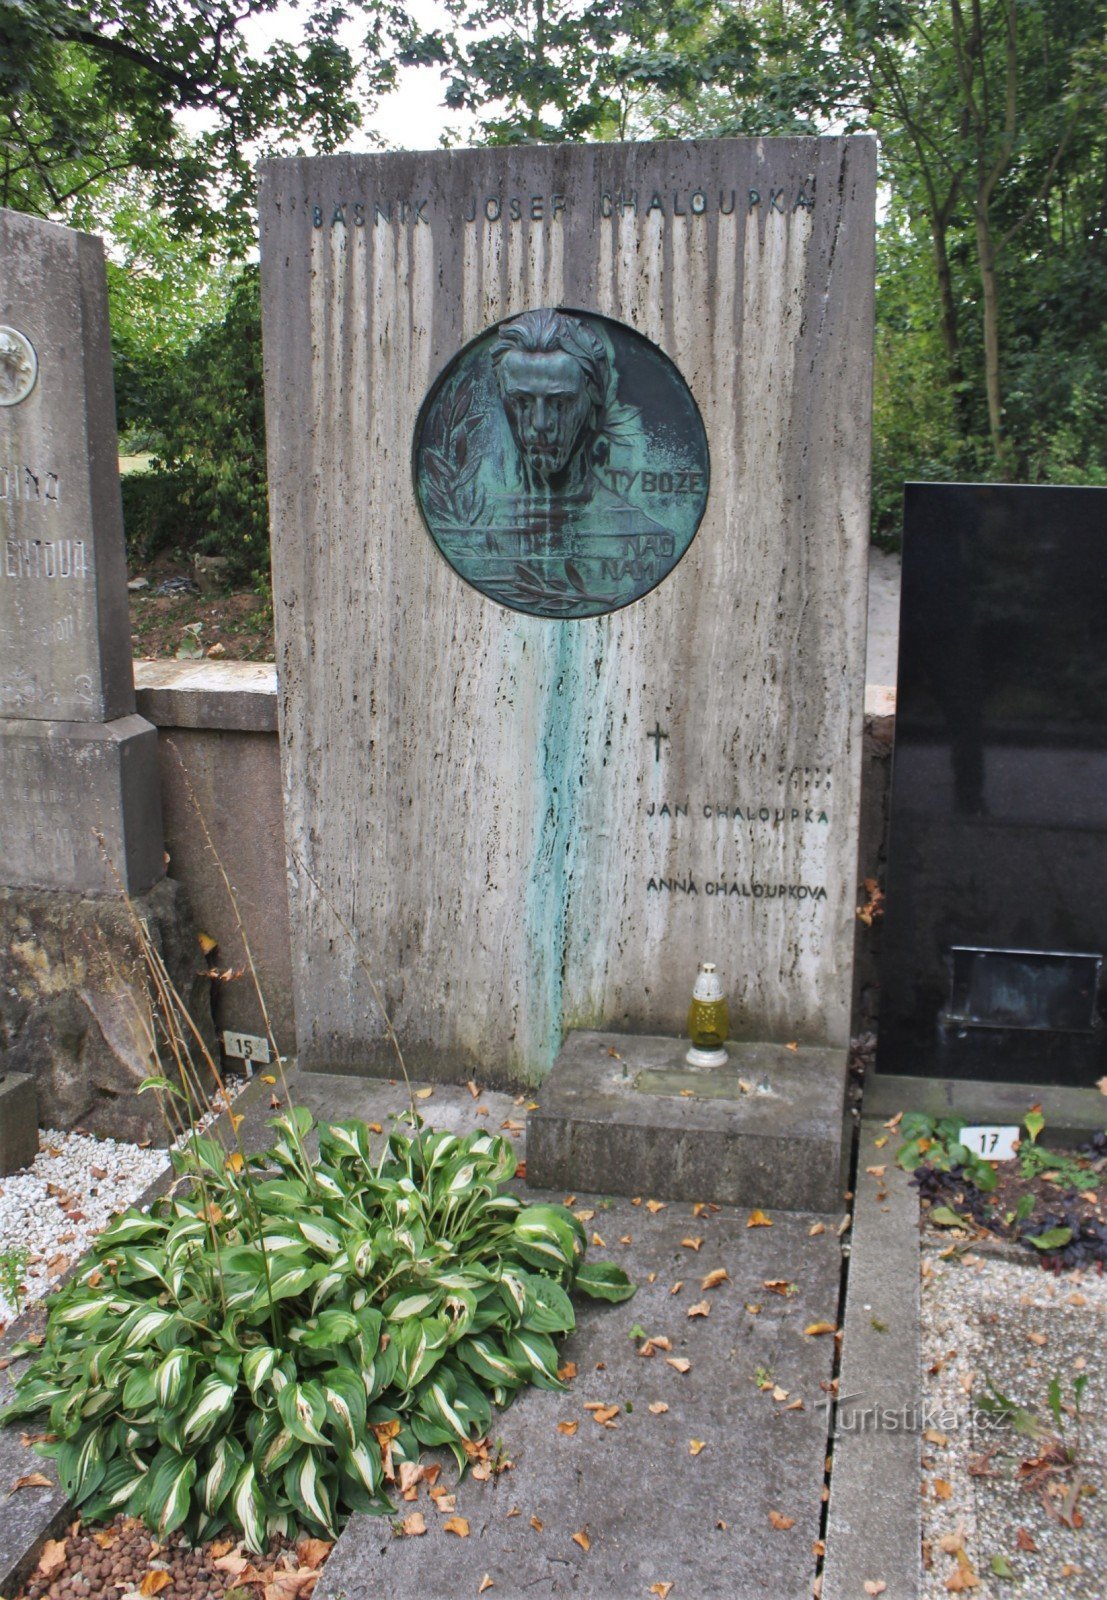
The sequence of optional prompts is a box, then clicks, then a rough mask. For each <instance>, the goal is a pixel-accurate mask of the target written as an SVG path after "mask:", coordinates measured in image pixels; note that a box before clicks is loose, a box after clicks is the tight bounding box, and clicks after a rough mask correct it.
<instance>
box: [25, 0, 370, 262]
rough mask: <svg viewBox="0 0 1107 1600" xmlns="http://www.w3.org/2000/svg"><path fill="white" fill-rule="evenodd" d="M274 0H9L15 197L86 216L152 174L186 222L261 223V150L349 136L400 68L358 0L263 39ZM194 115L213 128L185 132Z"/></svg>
mask: <svg viewBox="0 0 1107 1600" xmlns="http://www.w3.org/2000/svg"><path fill="white" fill-rule="evenodd" d="M274 9H275V0H234V3H233V4H232V3H231V0H162V3H159V4H158V5H150V4H148V3H147V0H34V3H33V4H27V0H0V145H2V147H3V150H4V156H5V159H4V161H3V163H0V205H5V206H12V207H14V208H15V209H16V210H20V211H30V212H34V213H37V214H38V215H40V216H50V217H53V218H55V219H57V218H59V217H60V218H62V219H64V220H65V221H67V222H74V223H78V224H80V223H82V222H87V217H88V213H89V211H90V210H91V211H93V212H95V210H96V207H97V206H98V204H99V203H100V202H102V200H103V199H104V196H105V195H106V194H107V193H109V192H110V190H111V188H112V186H113V185H114V184H115V183H117V182H118V181H119V180H120V178H121V177H123V176H128V177H129V176H134V175H136V174H142V175H144V176H145V179H146V181H147V183H148V185H149V191H150V197H151V200H152V203H153V205H154V206H155V207H157V208H158V209H159V210H161V211H162V212H163V213H164V215H165V216H167V217H168V218H170V219H171V221H172V224H173V228H174V231H176V232H193V233H200V234H203V235H205V236H207V237H211V238H214V237H222V238H224V239H226V238H227V235H228V233H230V234H231V236H232V237H233V238H234V239H235V241H236V242H237V243H238V244H239V245H243V244H246V243H248V242H249V239H250V235H251V233H252V223H251V206H252V198H253V163H254V161H255V160H256V158H257V156H258V155H259V154H269V153H274V152H276V151H280V150H285V151H291V150H294V149H295V148H296V147H297V146H299V145H301V144H302V143H304V142H310V143H311V145H312V146H313V147H314V148H315V149H317V150H319V151H321V152H322V151H328V150H334V149H336V148H337V147H338V146H339V145H340V144H341V143H342V142H343V141H344V140H345V139H346V138H347V137H348V135H349V134H350V132H351V131H352V130H353V129H354V128H355V127H357V125H358V123H359V122H360V118H361V105H360V103H359V98H360V96H362V95H364V94H365V93H368V94H374V93H376V92H378V91H379V90H380V88H382V87H383V86H384V84H386V83H387V82H389V81H391V79H392V76H393V69H392V68H391V66H390V65H389V64H388V63H387V62H383V63H382V62H381V60H380V57H379V51H378V43H379V33H378V32H377V30H376V27H375V25H374V23H373V18H372V16H369V18H368V22H369V26H368V28H367V36H366V39H365V46H364V49H363V51H362V52H361V54H360V56H359V57H357V58H355V56H354V54H353V53H352V52H351V50H350V49H349V48H348V47H347V46H346V45H345V44H344V43H342V42H341V41H340V39H339V31H340V29H341V28H342V27H343V25H344V24H345V23H346V21H347V18H348V15H349V13H350V12H351V11H358V10H360V11H363V12H367V13H368V12H371V11H373V10H374V9H375V8H374V7H371V6H367V5H364V4H361V3H359V0H347V3H346V4H345V5H332V4H331V3H330V0H307V4H306V5H305V6H304V8H303V9H304V12H305V13H306V15H305V20H304V27H303V37H302V38H300V39H296V38H289V37H288V36H287V34H285V35H284V36H282V37H279V38H276V39H273V40H271V42H269V43H268V44H267V45H264V46H263V45H261V44H260V42H259V41H260V37H261V35H260V34H259V31H258V29H257V28H256V27H255V28H254V29H253V30H249V29H247V28H246V27H245V26H244V24H246V23H248V22H250V21H251V20H256V19H263V18H264V17H265V16H266V14H267V13H270V12H272V11H273V10H274ZM183 112H191V113H194V114H196V115H194V117H193V126H194V127H196V128H199V129H201V130H202V131H199V132H196V133H194V134H193V135H192V137H185V136H184V135H183V133H182V131H181V126H180V123H179V121H178V119H179V117H180V115H181V113H183Z"/></svg>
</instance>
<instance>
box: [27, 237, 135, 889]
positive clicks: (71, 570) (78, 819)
mask: <svg viewBox="0 0 1107 1600" xmlns="http://www.w3.org/2000/svg"><path fill="white" fill-rule="evenodd" d="M0 752H2V759H0V862H2V863H3V864H2V866H0V881H2V882H4V883H6V884H10V885H27V886H35V887H39V888H46V889H73V890H91V891H93V892H106V893H115V892H116V890H117V882H118V883H121V884H122V885H123V887H125V888H126V889H127V890H130V891H139V890H142V889H145V888H148V887H149V886H150V885H151V884H152V883H154V882H155V881H156V880H157V879H158V878H160V877H161V876H162V874H163V872H164V864H163V860H162V838H161V813H160V802H159V799H158V783H157V764H156V763H157V734H156V732H155V730H154V729H153V727H152V726H151V725H150V724H149V723H147V722H146V721H145V720H144V719H143V718H141V717H139V716H137V715H136V714H135V700H134V684H133V679H132V673H131V643H130V626H129V622H128V616H127V585H126V566H125V561H124V548H123V521H122V513H121V510H120V499H119V461H118V450H117V445H116V434H115V400H114V390H113V387H112V372H111V344H110V338H109V330H108V317H107V287H106V281H105V276H104V260H103V249H102V246H101V244H100V241H99V240H98V239H95V238H92V237H90V236H89V235H86V234H81V233H76V232H74V231H73V230H72V229H70V228H61V227H57V226H55V225H54V224H53V223H49V222H40V221H39V220H38V219H37V218H35V217H28V216H24V215H22V214H21V213H18V212H14V211H3V210H0ZM97 831H98V832H99V833H100V834H102V836H103V841H104V847H103V849H101V847H100V844H99V843H98V841H97V839H96V838H95V833H96V832H97ZM105 854H106V855H107V857H108V859H109V861H110V866H109V864H108V861H105V859H104V857H105ZM113 869H114V870H113Z"/></svg>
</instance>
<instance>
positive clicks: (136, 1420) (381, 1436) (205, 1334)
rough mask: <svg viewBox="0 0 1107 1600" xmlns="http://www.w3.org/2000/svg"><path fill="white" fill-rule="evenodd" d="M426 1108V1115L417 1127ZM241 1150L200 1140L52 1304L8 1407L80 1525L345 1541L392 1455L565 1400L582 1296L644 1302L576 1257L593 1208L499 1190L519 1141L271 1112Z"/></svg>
mask: <svg viewBox="0 0 1107 1600" xmlns="http://www.w3.org/2000/svg"><path fill="white" fill-rule="evenodd" d="M412 1120H415V1119H412ZM271 1126H273V1127H274V1128H275V1129H276V1131H277V1139H276V1142H275V1144H274V1145H273V1147H272V1148H271V1149H269V1150H267V1151H265V1152H264V1153H263V1154H261V1155H257V1156H252V1157H250V1158H249V1159H248V1160H244V1159H243V1157H242V1156H241V1155H240V1154H238V1153H237V1152H236V1153H232V1154H231V1155H230V1156H229V1157H227V1156H225V1155H224V1152H223V1150H222V1149H221V1148H220V1147H219V1145H217V1144H216V1143H214V1142H213V1141H212V1140H210V1139H206V1138H202V1137H200V1136H197V1135H195V1134H194V1135H193V1136H192V1137H191V1139H190V1141H189V1144H188V1147H187V1153H186V1154H184V1155H181V1156H178V1157H176V1158H175V1162H176V1165H177V1167H178V1171H179V1173H180V1175H181V1177H180V1181H179V1184H178V1186H177V1192H176V1193H174V1194H173V1195H172V1196H171V1197H167V1198H164V1199H161V1200H158V1201H156V1202H155V1203H154V1205H153V1206H152V1208H151V1211H150V1214H149V1215H148V1216H147V1215H144V1214H142V1213H141V1212H137V1211H130V1212H128V1213H127V1214H126V1215H125V1216H123V1217H121V1218H120V1219H119V1220H118V1221H116V1222H115V1223H114V1224H113V1225H112V1226H111V1227H110V1228H109V1229H108V1230H107V1231H106V1232H105V1233H104V1234H102V1235H101V1236H100V1238H99V1240H98V1241H97V1243H96V1245H95V1247H94V1251H93V1260H92V1262H91V1264H90V1265H88V1266H86V1267H85V1269H84V1270H83V1271H82V1272H81V1273H80V1274H79V1275H78V1276H77V1277H76V1278H75V1279H74V1280H73V1281H72V1282H71V1283H70V1284H69V1285H68V1286H67V1287H66V1288H65V1289H63V1290H62V1291H61V1292H60V1293H59V1294H58V1295H56V1296H55V1298H54V1299H53V1301H52V1303H51V1306H50V1315H49V1320H48V1324H47V1330H46V1340H45V1344H44V1346H43V1348H42V1351H41V1353H40V1354H39V1355H38V1356H37V1359H36V1360H35V1361H34V1362H33V1363H32V1365H31V1366H30V1367H29V1369H28V1370H27V1371H26V1372H25V1373H24V1374H23V1375H22V1377H21V1379H20V1381H19V1384H18V1388H17V1393H16V1397H15V1399H14V1401H13V1402H12V1404H11V1405H10V1406H9V1407H8V1409H7V1410H6V1412H5V1413H4V1414H3V1416H4V1420H11V1419H13V1418H17V1417H32V1416H37V1415H39V1414H41V1413H45V1414H46V1415H47V1418H48V1425H49V1428H50V1432H51V1434H52V1435H53V1436H54V1437H53V1439H52V1441H51V1442H49V1443H47V1444H45V1445H43V1446H42V1447H41V1448H42V1450H43V1453H44V1454H47V1455H51V1456H53V1458H54V1460H55V1462H56V1464H57V1469H58V1475H59V1479H60V1482H61V1484H62V1487H63V1488H64V1490H65V1492H66V1493H67V1494H68V1495H69V1496H70V1498H71V1499H72V1500H73V1501H74V1502H75V1503H76V1504H78V1505H80V1506H82V1507H83V1508H84V1514H85V1515H86V1517H89V1518H97V1517H108V1516H111V1515H114V1514H115V1513H116V1512H117V1511H121V1510H126V1511H127V1512H128V1513H129V1514H131V1515H135V1516H140V1517H142V1518H144V1519H145V1521H146V1522H147V1524H148V1525H149V1527H150V1528H151V1530H152V1531H154V1532H155V1533H156V1535H157V1536H158V1537H159V1538H164V1537H165V1536H166V1535H167V1534H169V1533H171V1532H172V1531H173V1530H174V1529H176V1528H184V1529H185V1530H186V1531H187V1532H188V1534H189V1536H190V1537H192V1538H194V1539H203V1538H207V1537H209V1536H211V1535H212V1534H213V1533H214V1532H216V1531H217V1530H218V1529H219V1528H221V1527H224V1526H227V1525H230V1526H231V1527H233V1528H235V1529H236V1530H238V1531H239V1532H240V1533H241V1534H242V1536H243V1537H244V1539H245V1541H246V1543H247V1545H248V1546H249V1548H250V1549H252V1550H255V1551H256V1550H259V1549H261V1548H262V1546H263V1545H264V1543H265V1541H266V1539H267V1537H268V1536H269V1535H271V1534H272V1533H274V1532H277V1531H287V1530H289V1529H291V1528H292V1527H294V1526H296V1525H297V1524H300V1525H303V1526H306V1527H307V1528H309V1529H310V1530H312V1531H314V1532H316V1533H318V1534H321V1535H326V1536H331V1537H333V1536H334V1534H335V1532H336V1531H337V1529H338V1527H339V1526H340V1524H341V1522H342V1521H343V1520H344V1518H345V1516H346V1514H347V1513H348V1512H350V1511H367V1512H387V1511H389V1510H391V1506H390V1504H389V1501H388V1498H387V1482H388V1478H389V1475H390V1473H391V1470H392V1466H393V1465H394V1464H398V1463H400V1462H403V1461H414V1460H416V1459H417V1458H418V1456H419V1454H420V1452H421V1451H422V1450H423V1449H424V1448H426V1447H429V1446H445V1447H447V1448H448V1449H450V1450H451V1451H452V1453H453V1455H454V1456H455V1458H456V1460H457V1463H458V1466H459V1468H461V1469H464V1467H465V1465H466V1463H467V1460H468V1455H467V1451H466V1445H467V1444H469V1443H471V1442H472V1441H473V1440H475V1439H478V1438H481V1437H483V1436H484V1435H485V1434H486V1433H487V1431H488V1428H489V1425H490V1423H491V1420H492V1406H493V1405H500V1406H502V1405H506V1404H508V1402H509V1401H510V1400H511V1399H512V1397H513V1396H514V1395H515V1393H516V1392H517V1391H518V1390H519V1389H520V1388H521V1387H522V1386H523V1385H525V1384H528V1383H534V1384H537V1385H539V1386H540V1387H542V1388H551V1389H556V1388H560V1387H561V1384H560V1382H559V1380H558V1376H557V1365H558V1363H557V1348H556V1345H555V1342H554V1340H555V1338H557V1337H558V1336H560V1335H563V1334H565V1333H568V1332H570V1331H571V1330H572V1328H573V1326H574V1314H573V1307H572V1304H571V1302H570V1300H569V1291H571V1290H573V1289H578V1290H581V1291H582V1292H584V1293H585V1294H588V1295H591V1296H594V1297H599V1298H601V1299H606V1300H610V1301H621V1300H626V1299H628V1298H629V1297H630V1295H632V1294H633V1292H634V1290H633V1287H632V1285H631V1284H630V1282H629V1281H628V1279H627V1276H626V1274H625V1273H624V1272H623V1271H622V1270H621V1269H620V1268H618V1267H615V1266H613V1265H611V1264H610V1263H596V1264H594V1263H589V1262H586V1261H585V1236H584V1230H583V1228H582V1227H581V1225H580V1223H579V1221H578V1220H577V1219H576V1218H575V1217H574V1216H573V1214H572V1213H571V1212H570V1211H567V1210H566V1209H565V1208H564V1207H562V1206H547V1205H532V1206H526V1205H524V1204H523V1202H522V1201H521V1200H519V1199H518V1198H517V1197H516V1196H515V1195H513V1194H511V1193H509V1192H507V1191H506V1189H505V1187H504V1186H505V1183H506V1180H507V1179H509V1178H510V1177H512V1176H513V1174H514V1171H515V1154H514V1151H513V1149H512V1146H511V1145H510V1143H509V1142H508V1141H507V1140H506V1139H502V1138H497V1137H495V1136H493V1135H491V1134H486V1133H480V1132H478V1133H473V1134H470V1135H468V1136H467V1137H466V1138H464V1139H458V1138H456V1137H455V1136H454V1135H452V1134H449V1133H443V1132H433V1131H431V1130H428V1129H424V1128H422V1127H413V1128H411V1129H410V1130H408V1131H405V1129H403V1128H402V1127H399V1126H397V1127H396V1128H395V1129H394V1130H393V1132H392V1133H391V1135H390V1136H389V1138H388V1140H387V1143H386V1145H385V1147H384V1150H383V1151H382V1153H381V1155H380V1156H379V1157H378V1158H377V1159H376V1160H374V1159H372V1157H371V1151H370V1145H371V1136H370V1130H369V1129H368V1127H367V1126H366V1124H365V1123H363V1122H345V1123H339V1124H336V1125H334V1126H322V1127H320V1128H319V1130H318V1133H319V1156H318V1159H317V1160H316V1161H314V1162H312V1161H311V1160H310V1159H309V1157H308V1155H307V1153H306V1148H305V1141H306V1139H307V1138H308V1136H309V1135H310V1134H311V1132H312V1129H313V1124H312V1119H311V1117H310V1115H309V1114H308V1113H307V1112H306V1111H303V1110H298V1109H294V1110H290V1111H289V1112H287V1113H285V1114H283V1115H282V1116H280V1117H278V1118H276V1119H275V1120H274V1122H273V1123H272V1124H271Z"/></svg>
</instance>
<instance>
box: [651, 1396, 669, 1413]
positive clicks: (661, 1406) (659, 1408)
mask: <svg viewBox="0 0 1107 1600" xmlns="http://www.w3.org/2000/svg"><path fill="white" fill-rule="evenodd" d="M668 1409H669V1408H668V1406H667V1405H666V1404H665V1402H664V1400H651V1401H650V1410H651V1411H652V1412H653V1414H654V1416H655V1417H659V1416H661V1414H662V1413H663V1412H665V1411H668Z"/></svg>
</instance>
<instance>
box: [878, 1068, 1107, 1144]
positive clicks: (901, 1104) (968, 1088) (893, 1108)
mask: <svg viewBox="0 0 1107 1600" xmlns="http://www.w3.org/2000/svg"><path fill="white" fill-rule="evenodd" d="M1033 1105H1040V1106H1041V1108H1042V1115H1043V1116H1044V1117H1045V1120H1046V1125H1045V1132H1044V1133H1043V1135H1042V1142H1043V1144H1046V1145H1050V1144H1058V1143H1061V1144H1068V1143H1071V1142H1072V1141H1073V1140H1077V1141H1078V1142H1081V1141H1083V1140H1084V1139H1086V1138H1087V1136H1088V1134H1089V1133H1099V1132H1100V1131H1101V1130H1102V1129H1103V1128H1107V1100H1105V1099H1104V1098H1103V1096H1102V1095H1101V1094H1100V1092H1099V1090H1098V1089H1078V1088H1072V1087H1070V1086H1068V1085H1065V1084H1034V1083H988V1082H985V1081H982V1080H979V1079H975V1078H910V1077H902V1078H901V1077H899V1076H898V1075H896V1074H893V1073H890V1072H874V1073H871V1074H870V1075H869V1078H868V1081H867V1082H866V1084H865V1115H866V1116H867V1117H878V1118H880V1119H881V1120H884V1119H886V1118H888V1117H891V1116H894V1115H895V1113H896V1112H897V1111H924V1112H926V1113H927V1115H929V1116H932V1117H948V1116H955V1117H964V1118H965V1120H966V1122H1007V1123H1011V1122H1021V1121H1022V1119H1023V1117H1024V1116H1025V1115H1026V1113H1027V1112H1028V1111H1029V1110H1030V1107H1031V1106H1033Z"/></svg>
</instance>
